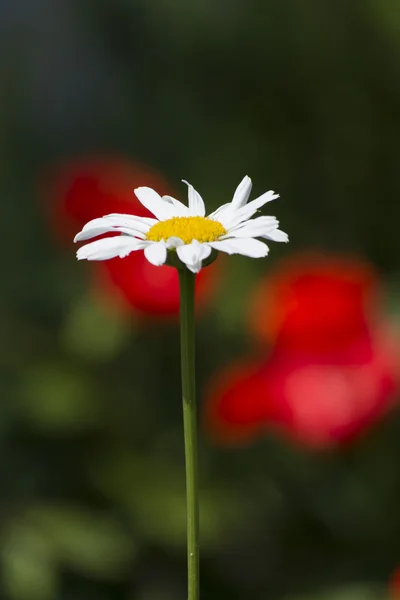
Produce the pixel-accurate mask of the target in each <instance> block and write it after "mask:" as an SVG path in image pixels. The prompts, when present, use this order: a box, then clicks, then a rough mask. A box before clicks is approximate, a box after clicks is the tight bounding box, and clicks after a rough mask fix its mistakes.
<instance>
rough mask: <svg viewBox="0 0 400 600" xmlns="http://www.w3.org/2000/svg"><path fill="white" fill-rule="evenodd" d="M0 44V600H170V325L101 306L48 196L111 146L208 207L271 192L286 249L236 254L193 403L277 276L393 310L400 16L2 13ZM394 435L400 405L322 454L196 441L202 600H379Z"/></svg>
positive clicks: (208, 334)
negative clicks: (62, 169)
mask: <svg viewBox="0 0 400 600" xmlns="http://www.w3.org/2000/svg"><path fill="white" fill-rule="evenodd" d="M0 40H1V41H0V48H1V53H0V76H1V90H2V91H1V102H0V144H1V162H0V173H1V177H0V181H1V184H0V186H1V195H2V225H3V226H2V235H1V240H0V244H1V256H2V265H3V266H2V268H3V271H2V272H3V276H2V281H3V285H2V293H1V296H0V306H1V310H0V322H1V326H2V331H3V335H2V336H1V338H0V368H1V376H0V387H1V390H2V394H1V398H2V401H1V403H0V478H1V479H0V480H1V495H0V558H1V577H0V598H1V599H2V600H3V599H4V600H53V599H54V600H72V599H73V600H122V599H124V600H128V599H129V600H136V599H137V600H175V599H177V598H182V599H183V598H185V597H186V596H185V594H186V591H185V586H186V582H185V581H186V575H185V567H186V564H185V496H184V467H183V443H182V423H181V404H180V391H179V390H180V384H179V361H178V358H179V343H178V327H177V324H176V323H175V322H166V323H164V322H163V323H162V324H159V323H158V322H157V326H154V325H153V324H152V322H151V320H150V321H149V319H146V322H145V323H144V322H143V319H142V318H141V317H139V316H138V315H133V314H132V315H131V316H129V317H128V318H127V317H126V315H122V314H121V313H120V312H119V311H118V310H109V309H107V308H106V307H105V306H103V305H102V303H101V302H98V301H96V299H95V298H94V297H93V294H92V293H91V292H90V290H89V289H88V273H90V266H88V265H82V264H78V263H76V261H75V255H74V251H75V249H74V248H73V247H72V245H71V246H68V247H66V246H64V247H62V245H58V244H57V240H56V237H57V235H55V233H54V231H51V228H50V227H49V219H48V217H47V215H46V211H45V210H44V202H43V199H42V197H41V195H40V192H39V187H40V186H38V181H39V180H40V178H41V177H42V176H43V172H44V171H45V169H46V168H47V167H48V165H51V164H53V163H54V161H56V160H57V161H63V160H69V159H71V158H74V157H78V156H82V155H94V156H95V155H98V154H102V153H114V154H117V155H120V156H123V157H125V158H126V159H127V160H132V161H137V160H139V161H140V162H141V163H144V164H146V165H149V166H150V167H151V168H152V169H154V170H155V171H157V172H159V173H161V174H162V175H163V176H164V177H166V178H167V179H168V180H169V181H171V182H172V183H173V185H174V186H175V188H176V189H178V190H180V197H182V195H183V194H184V193H185V191H184V189H183V187H182V188H180V187H179V181H180V179H181V178H185V179H188V180H189V181H190V182H192V183H193V184H194V185H195V187H197V189H199V190H200V192H201V193H202V195H203V197H204V198H205V200H206V202H207V201H209V205H211V206H212V207H213V208H214V207H216V206H218V205H219V204H222V203H224V202H227V201H229V199H230V197H231V194H232V192H233V190H234V188H235V186H236V185H237V183H238V182H239V181H240V179H241V178H242V177H243V176H244V175H245V174H248V175H250V176H251V177H252V178H253V181H254V182H255V192H256V193H262V192H264V191H265V190H267V189H274V190H277V191H278V192H279V193H280V194H281V199H280V200H279V201H277V202H276V203H274V207H273V211H272V212H273V214H277V215H278V217H279V219H280V221H281V224H282V229H283V230H284V231H286V232H288V233H289V235H290V239H291V242H290V244H289V245H288V246H282V245H278V244H275V245H274V246H273V248H272V250H271V257H270V258H268V259H267V260H266V261H251V260H249V259H244V258H239V257H237V258H236V257H233V258H231V259H230V260H228V261H226V262H225V263H224V269H223V271H222V273H223V276H222V275H221V281H220V285H219V286H218V290H217V292H216V293H215V295H214V297H213V299H212V301H211V302H210V303H209V306H208V309H207V310H206V311H205V312H204V313H203V314H202V316H201V317H200V322H199V326H198V378H199V381H198V389H199V396H200V402H201V400H202V397H203V393H202V390H204V386H205V385H206V384H207V382H208V380H209V378H210V377H211V375H212V374H213V373H215V372H216V371H218V369H219V368H221V367H222V366H223V365H225V364H227V363H228V362H229V361H230V360H233V359H235V358H237V357H240V356H243V355H245V354H246V352H248V351H249V347H250V342H249V338H248V333H247V330H246V327H245V321H246V307H247V302H248V297H249V293H250V289H251V287H252V285H253V284H254V283H255V282H257V281H258V279H259V278H260V277H262V276H263V275H264V274H266V273H268V271H269V269H270V268H271V266H272V265H274V264H275V261H276V260H277V259H278V258H282V257H284V256H288V255H289V254H295V253H296V252H297V251H299V250H300V249H304V248H314V249H315V248H317V249H324V250H329V251H333V252H336V251H340V252H342V253H343V252H345V253H350V254H353V253H354V254H357V255H360V256H365V257H367V258H368V259H369V260H370V261H371V262H372V263H373V264H375V265H376V267H377V268H378V269H379V271H380V273H381V274H382V277H383V278H384V280H385V282H386V284H387V289H388V290H389V304H390V307H391V310H392V311H393V313H394V314H396V312H399V313H400V311H399V308H398V305H397V306H396V298H397V297H398V294H397V293H396V291H397V290H398V289H399V287H398V281H399V278H398V274H399V243H398V240H399V233H398V227H399V226H398V223H399V221H400V203H399V202H398V192H399V189H400V172H399V168H398V157H399V151H398V148H399V135H400V61H399V58H400V55H399V51H400V5H399V4H398V3H397V2H395V1H394V0H364V2H351V1H349V0H230V1H229V2H228V1H227V0H221V1H219V2H218V1H217V2H215V1H213V2H211V0H192V1H190V2H184V1H183V0H159V1H158V2H154V1H152V0H14V1H11V0H4V1H3V2H1V3H0ZM58 200H59V199H58V198H54V199H53V201H54V203H57V202H58ZM210 348H211V351H210ZM399 434H400V418H399V416H398V414H396V412H394V413H392V414H391V415H390V418H388V419H386V420H384V421H383V422H382V423H379V424H377V426H376V427H375V428H374V430H373V431H372V432H371V433H370V434H369V435H368V436H367V437H365V438H363V439H362V441H360V443H357V444H355V445H352V446H350V447H344V448H338V449H337V450H336V451H332V452H325V453H312V452H308V451H306V450H301V449H299V448H294V447H292V446H290V445H289V444H288V443H286V442H284V441H282V440H277V439H275V438H272V437H271V436H265V437H264V438H261V439H260V440H259V441H258V442H256V443H254V444H252V445H250V446H248V447H243V448H241V447H239V448H233V449H225V448H223V447H217V446H215V445H214V444H213V442H212V440H210V439H209V437H208V436H207V434H206V432H204V431H203V430H202V433H201V443H200V453H201V460H200V463H201V465H200V466H201V469H200V471H201V485H202V494H201V511H202V515H201V521H202V549H203V550H202V552H203V553H202V565H201V566H202V599H203V600H217V599H218V600H224V599H227V600H228V599H229V600H249V599H250V598H251V599H252V600H264V599H266V600H268V599H285V600H368V599H373V598H386V597H387V596H386V586H387V582H388V581H389V579H390V577H391V574H392V572H393V571H394V569H395V568H396V566H397V564H398V563H400V511H399V499H400V467H399V463H400V446H399V442H398V440H399Z"/></svg>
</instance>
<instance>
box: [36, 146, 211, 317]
mask: <svg viewBox="0 0 400 600" xmlns="http://www.w3.org/2000/svg"><path fill="white" fill-rule="evenodd" d="M138 186H149V187H155V188H157V190H158V191H159V192H160V193H161V194H166V193H168V192H169V193H171V189H170V188H169V186H168V184H167V182H166V181H165V180H164V179H163V178H162V177H161V176H160V175H158V174H156V173H154V172H152V171H151V170H150V169H148V168H147V167H143V166H142V165H138V164H136V163H133V164H132V163H129V162H128V161H125V160H122V159H120V158H116V157H103V158H88V159H80V160H73V161H70V162H66V163H62V164H61V165H59V166H56V167H53V168H52V169H50V170H49V172H48V173H47V176H46V179H45V182H44V186H43V189H44V191H45V194H44V195H45V198H46V200H47V210H48V212H49V214H50V220H51V224H52V227H53V228H54V230H55V232H56V234H57V238H58V239H60V238H61V239H62V240H64V241H67V242H68V244H71V245H72V239H73V237H74V234H75V233H76V232H77V231H78V230H79V229H80V228H82V227H83V226H84V225H85V223H87V222H88V221H90V220H91V219H95V218H97V217H102V216H104V215H106V214H110V213H123V214H133V215H138V216H142V217H146V216H152V215H151V214H150V212H149V211H147V210H146V209H145V208H144V206H143V205H142V204H141V203H140V202H139V201H138V200H137V198H136V196H135V195H134V193H133V190H134V188H136V187H138ZM217 268H218V267H217V266H216V264H215V263H214V264H213V265H211V266H210V267H208V268H207V269H204V270H202V271H201V272H200V273H199V276H198V277H197V298H196V299H197V301H198V303H199V304H200V305H201V304H202V303H203V302H204V301H205V300H206V299H207V297H208V296H209V295H210V293H211V291H212V289H213V288H214V285H215V277H214V275H215V271H216V269H217ZM91 269H92V271H93V272H94V275H95V282H96V288H95V289H97V291H98V292H100V294H101V295H102V296H104V295H105V296H110V295H111V296H114V297H115V300H120V301H122V305H124V304H125V305H126V306H129V307H131V308H134V309H135V310H136V311H138V312H140V313H147V314H152V315H160V316H161V315H163V316H168V315H176V314H178V312H179V284H178V277H177V273H176V270H175V269H173V268H171V267H167V266H163V267H155V266H153V265H151V264H149V263H148V261H147V260H146V259H145V257H144V256H143V253H132V254H130V255H129V256H127V257H126V258H124V259H113V260H109V261H105V262H104V263H99V264H96V265H92V266H91Z"/></svg>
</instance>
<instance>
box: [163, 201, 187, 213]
mask: <svg viewBox="0 0 400 600" xmlns="http://www.w3.org/2000/svg"><path fill="white" fill-rule="evenodd" d="M163 200H166V201H167V202H170V203H171V204H172V205H173V206H174V209H175V216H176V217H189V215H190V213H189V209H188V207H187V206H185V205H184V204H183V203H182V202H180V201H179V200H176V199H175V198H173V197H172V196H163Z"/></svg>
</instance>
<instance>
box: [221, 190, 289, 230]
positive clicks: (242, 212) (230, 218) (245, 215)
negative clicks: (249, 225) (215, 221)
mask: <svg viewBox="0 0 400 600" xmlns="http://www.w3.org/2000/svg"><path fill="white" fill-rule="evenodd" d="M275 198H279V194H274V192H273V191H272V190H271V191H269V192H265V194H263V195H262V196H260V197H259V198H256V199H255V200H252V201H251V202H249V203H248V204H245V205H244V206H242V207H241V208H239V209H238V210H236V211H234V212H232V213H230V214H229V215H227V216H226V217H225V215H224V218H223V219H221V223H222V225H223V226H224V227H225V229H227V230H228V229H232V227H236V225H239V223H242V222H243V221H247V220H248V219H250V218H251V217H252V216H253V215H254V213H255V212H256V211H257V210H258V209H259V208H261V206H264V204H266V203H267V202H271V200H275Z"/></svg>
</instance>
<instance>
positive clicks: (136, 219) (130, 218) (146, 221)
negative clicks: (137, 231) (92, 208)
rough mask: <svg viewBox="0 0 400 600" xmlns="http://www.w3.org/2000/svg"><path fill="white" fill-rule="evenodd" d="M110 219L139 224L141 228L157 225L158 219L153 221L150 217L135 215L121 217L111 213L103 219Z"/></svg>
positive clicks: (118, 214)
mask: <svg viewBox="0 0 400 600" xmlns="http://www.w3.org/2000/svg"><path fill="white" fill-rule="evenodd" d="M111 217H112V218H115V219H117V218H118V219H124V220H125V219H126V220H127V221H132V222H135V223H139V224H140V223H141V224H142V225H143V226H145V225H148V226H149V227H152V225H155V224H156V223H158V219H153V218H151V217H137V216H136V215H123V214H121V213H111V214H110V215H105V216H104V217H103V218H104V219H108V218H111Z"/></svg>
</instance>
